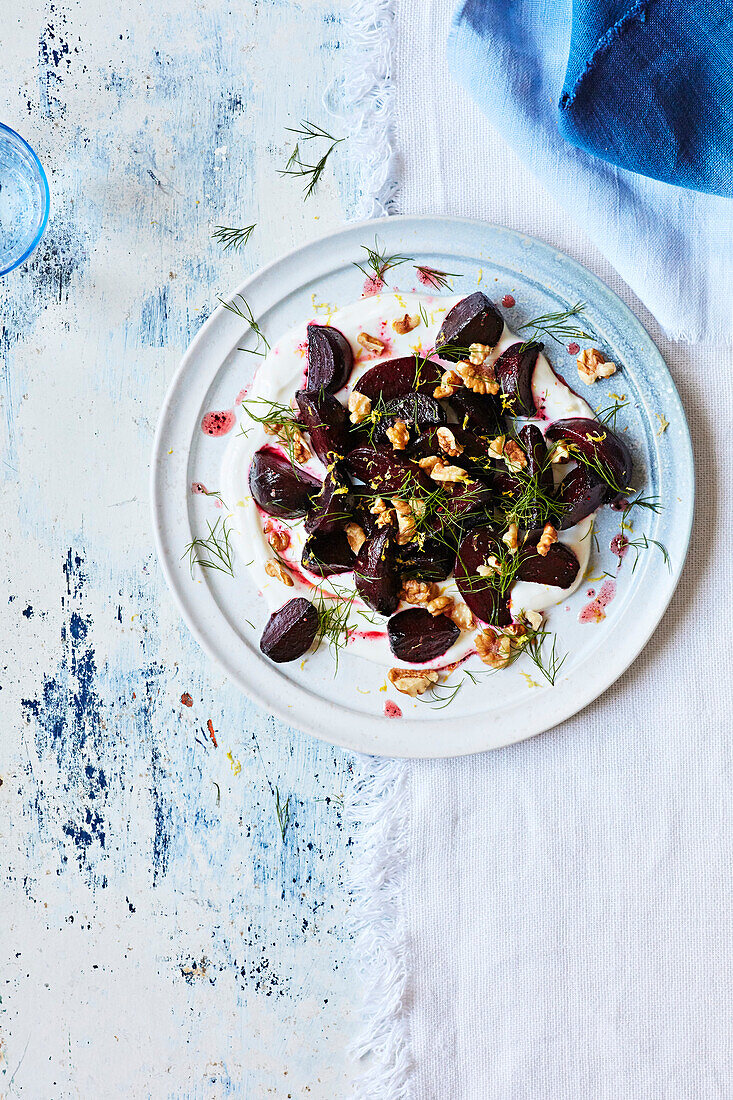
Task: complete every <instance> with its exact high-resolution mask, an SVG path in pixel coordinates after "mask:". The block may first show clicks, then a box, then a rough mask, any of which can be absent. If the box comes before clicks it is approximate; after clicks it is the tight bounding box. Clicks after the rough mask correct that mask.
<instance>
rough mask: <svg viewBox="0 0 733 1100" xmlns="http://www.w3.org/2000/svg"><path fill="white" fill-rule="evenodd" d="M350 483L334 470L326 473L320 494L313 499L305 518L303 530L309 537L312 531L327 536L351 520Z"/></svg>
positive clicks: (343, 475)
mask: <svg viewBox="0 0 733 1100" xmlns="http://www.w3.org/2000/svg"><path fill="white" fill-rule="evenodd" d="M349 488H350V482H349V481H348V480H347V478H346V475H345V474H341V473H339V471H338V470H336V469H329V470H327V471H326V476H325V478H324V479H323V485H322V486H321V491H320V493H319V494H318V495H317V496H315V497H313V501H312V503H311V507H310V508H309V510H308V513H307V515H306V517H305V529H306V531H307V532H308V534H309V535H312V534H313V532H314V531H321V532H323V533H324V534H327V533H328V532H330V531H336V530H337V529H338V528H339V527H341V528H342V527H343V526H344V524H345V523H347V522H348V521H349V519H351V515H352V513H351V509H350V508H349V507H348V504H349Z"/></svg>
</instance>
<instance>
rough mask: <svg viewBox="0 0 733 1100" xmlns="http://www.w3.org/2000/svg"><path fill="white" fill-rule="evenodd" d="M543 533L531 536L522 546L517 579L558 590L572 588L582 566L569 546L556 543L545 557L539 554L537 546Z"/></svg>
mask: <svg viewBox="0 0 733 1100" xmlns="http://www.w3.org/2000/svg"><path fill="white" fill-rule="evenodd" d="M540 535H541V532H539V531H538V532H536V533H535V534H534V535H529V536H528V537H527V539H526V541H525V542H524V543H523V544H522V546H521V548H520V550H519V554H520V559H519V568H518V569H517V578H518V579H519V580H520V581H534V582H535V583H536V584H551V585H554V586H556V587H557V588H570V585H571V584H572V583H573V581H574V580H575V578H576V577H577V575H578V570H579V569H580V564H579V562H578V559H577V558H576V556H575V554H574V553H573V551H572V550H571V549H570V547H569V546H565V544H564V543H562V542H555V543H553V545H552V546H551V547H550V549H549V550H548V552H547V554H546V555H545V557H542V556H541V555H540V554H538V553H537V550H536V549H535V546H536V544H537V542H538V541H539V538H540Z"/></svg>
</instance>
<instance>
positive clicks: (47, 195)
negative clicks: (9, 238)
mask: <svg viewBox="0 0 733 1100" xmlns="http://www.w3.org/2000/svg"><path fill="white" fill-rule="evenodd" d="M0 132H4V133H6V134H10V135H11V136H12V137H14V138H15V139H16V141H18V142H20V144H21V145H22V146H24V148H25V149H27V150H28V152H29V153H30V156H31V160H33V161H34V162H35V165H36V168H37V170H38V178H39V180H40V182H41V191H42V195H43V217H42V218H41V224H40V225H39V227H38V231H37V233H36V235H35V236H34V238H33V240H32V241H31V242H30V244H29V245H28V247H27V248H26V250H25V252H24V253H23V255H22V256H20V257H19V258H18V259H17V260H15V261H14V262H13V263H12V264H10V266H9V267H4V268H2V270H0V277H1V276H3V275H7V274H8V272H9V271H14V270H15V268H16V267H20V265H21V264H22V263H24V262H25V260H27V259H28V257H29V256H30V254H31V252H33V250H34V249H35V248H37V247H38V242H39V241H40V239H41V237H42V236H43V233H44V231H45V229H46V223H47V222H48V214H49V210H50V207H51V192H50V190H49V187H48V180H47V178H46V173H45V171H44V170H43V165H42V164H41V162H40V160H39V159H38V154H37V153H36V151H35V149H33V148H32V147H31V146H30V145H29V144H28V142H27V141H26V140H25V138H24V137H21V135H20V134H19V133H17V131H15V130H13V129H12V128H11V127H10V126H6V125H5V123H4V122H0Z"/></svg>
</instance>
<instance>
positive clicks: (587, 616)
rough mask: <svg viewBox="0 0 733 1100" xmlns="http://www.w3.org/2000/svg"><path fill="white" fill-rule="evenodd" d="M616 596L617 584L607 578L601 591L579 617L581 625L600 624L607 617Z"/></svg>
mask: <svg viewBox="0 0 733 1100" xmlns="http://www.w3.org/2000/svg"><path fill="white" fill-rule="evenodd" d="M615 595H616V582H615V581H614V580H611V578H610V577H608V578H607V580H605V581H604V582H603V584H602V585H601V591H600V592H599V593H598V595H597V596H596V598H595V599H594V600H591V602H590V603H589V604H586V606H585V607H584V608H583V610H582V611H581V612H580V614H579V615H578V622H579V623H600V622H602V620H603V619H605V617H606V608H607V607H608V605H609V604H610V602H611V600H612V599H613V597H614V596H615Z"/></svg>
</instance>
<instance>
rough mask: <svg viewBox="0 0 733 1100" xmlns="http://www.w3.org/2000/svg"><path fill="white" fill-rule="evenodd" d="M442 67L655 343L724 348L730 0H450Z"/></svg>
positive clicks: (728, 286)
mask: <svg viewBox="0 0 733 1100" xmlns="http://www.w3.org/2000/svg"><path fill="white" fill-rule="evenodd" d="M448 62H449V66H450V68H451V71H452V73H453V75H454V76H455V77H456V79H457V80H458V81H459V82H460V83H461V84H463V85H464V86H465V87H466V89H467V90H468V91H469V92H470V93H471V95H472V96H473V97H474V98H475V99H476V100H477V102H478V103H479V105H480V106H481V108H482V109H483V110H484V111H485V113H486V114H487V116H488V117H489V120H490V122H491V123H492V125H494V126H495V127H496V128H497V129H498V130H499V131H500V132H501V133H502V134H503V136H504V137H505V139H506V140H507V141H508V143H509V144H510V145H512V146H513V148H514V149H515V150H516V151H517V153H518V154H519V155H520V156H521V157H522V158H523V159H524V161H525V163H526V164H527V165H528V167H529V168H530V169H531V170H532V172H533V173H534V174H535V175H537V176H538V177H539V178H540V179H541V180H542V182H543V183H544V184H545V186H546V187H547V188H548V190H549V191H551V192H552V193H553V194H554V195H555V197H556V198H557V199H558V200H559V202H560V203H561V204H562V205H563V206H564V207H565V208H566V209H567V210H568V212H569V213H570V214H571V216H572V217H574V219H575V220H576V221H578V222H579V223H580V224H581V225H582V226H583V227H584V229H585V230H586V231H587V232H588V234H589V236H591V237H592V238H593V239H594V241H595V242H596V244H597V245H598V246H599V247H600V248H601V250H602V251H603V252H604V253H605V254H606V255H607V256H608V258H609V259H610V261H611V262H612V263H613V265H614V266H615V267H616V268H617V270H618V271H619V273H620V274H621V276H622V277H623V278H624V279H625V280H626V282H627V283H628V284H629V285H630V286H631V287H632V289H633V290H634V291H635V292H636V294H637V295H638V296H639V298H640V299H641V300H642V301H643V302H644V303H645V304H646V305H647V307H648V308H649V309H650V311H651V312H652V313H653V314H654V316H655V317H656V318H657V320H658V321H659V323H660V324H661V325H662V327H663V328H664V329H665V331H666V333H667V335H668V336H669V337H670V338H672V339H679V340H687V341H691V342H700V343H708V344H718V343H733V294H731V291H732V290H733V200H732V199H731V197H730V196H731V195H733V0H710V2H705V0H663V2H662V0H638V2H636V3H631V2H630V0H575V3H574V4H573V13H572V30H571V19H570V0H514V2H507V0H465V2H464V3H463V4H462V6H461V7H460V8H459V10H458V12H457V13H456V15H455V18H454V22H453V28H452V31H451V35H450V39H449V44H448ZM693 189H694V190H693Z"/></svg>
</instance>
